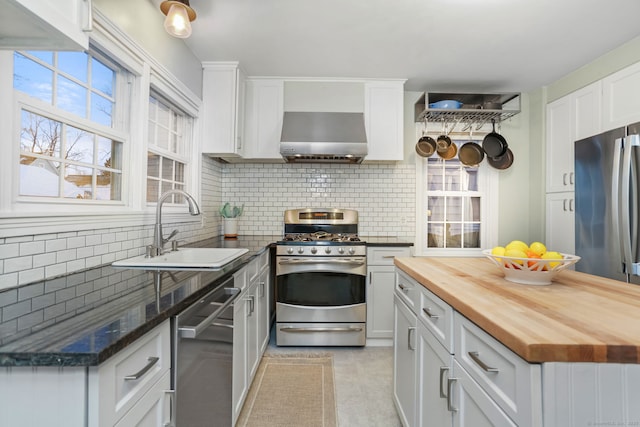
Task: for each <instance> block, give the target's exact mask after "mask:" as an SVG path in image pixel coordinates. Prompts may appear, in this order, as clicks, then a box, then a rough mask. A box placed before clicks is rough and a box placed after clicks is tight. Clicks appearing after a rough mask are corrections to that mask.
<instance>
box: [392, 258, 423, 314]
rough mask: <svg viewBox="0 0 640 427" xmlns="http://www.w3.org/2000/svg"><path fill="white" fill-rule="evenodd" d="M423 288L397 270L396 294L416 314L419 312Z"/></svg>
mask: <svg viewBox="0 0 640 427" xmlns="http://www.w3.org/2000/svg"><path fill="white" fill-rule="evenodd" d="M421 287H422V285H421V284H419V283H418V282H416V281H415V280H413V279H412V278H411V277H409V276H407V275H406V274H405V273H403V272H401V271H400V270H398V269H397V268H396V283H395V287H394V290H395V293H396V295H398V298H400V299H401V300H402V301H404V302H405V303H406V304H407V306H409V308H410V309H411V311H413V313H414V314H415V313H417V311H418V306H419V303H420V288H421Z"/></svg>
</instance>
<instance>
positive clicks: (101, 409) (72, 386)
mask: <svg viewBox="0 0 640 427" xmlns="http://www.w3.org/2000/svg"><path fill="white" fill-rule="evenodd" d="M170 341H171V335H170V326H169V321H168V320H167V321H165V322H163V323H162V324H161V325H159V326H157V327H156V328H154V329H153V330H151V331H149V332H148V333H146V334H145V335H144V336H142V337H141V338H139V339H138V340H136V341H134V342H133V343H131V344H130V345H128V346H127V347H126V348H125V349H124V350H122V351H121V352H119V353H118V354H116V355H114V356H113V357H111V358H110V359H108V360H107V361H106V362H104V363H103V364H101V365H100V366H97V367H89V368H86V367H49V366H46V367H11V368H4V369H3V370H2V371H0V384H2V386H1V387H0V402H2V403H1V404H0V408H2V409H5V408H9V407H10V408H11V409H10V410H1V411H0V425H3V426H4V425H7V426H19V425H29V426H31V425H34V426H36V425H47V426H54V427H57V426H60V427H62V426H64V427H67V426H88V427H111V426H114V425H123V426H125V425H126V426H133V425H149V426H151V425H153V426H157V427H160V426H163V425H165V424H166V423H170V422H171V420H170V398H169V396H168V393H166V392H170V386H171V381H170V367H171V348H170V347H171V344H170ZM147 367H148V369H147V370H145V369H144V368H147ZM133 375H135V376H136V377H137V379H134V378H130V379H127V378H126V377H130V376H133ZM34 402H37V408H36V409H37V410H34ZM4 405H6V406H4ZM155 421H159V422H158V423H157V424H156V423H155Z"/></svg>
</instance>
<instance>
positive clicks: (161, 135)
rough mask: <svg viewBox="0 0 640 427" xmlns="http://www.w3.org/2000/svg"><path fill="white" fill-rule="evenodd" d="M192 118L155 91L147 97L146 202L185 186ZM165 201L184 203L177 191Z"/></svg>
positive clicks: (183, 188)
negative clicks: (176, 193)
mask: <svg viewBox="0 0 640 427" xmlns="http://www.w3.org/2000/svg"><path fill="white" fill-rule="evenodd" d="M191 126H192V120H191V118H190V117H188V116H187V115H186V114H184V113H183V112H182V111H180V110H179V109H177V108H176V107H174V106H173V105H171V104H170V103H169V102H168V101H166V100H165V99H163V98H162V97H161V96H159V95H158V94H155V93H152V94H151V96H150V97H149V143H148V150H149V151H148V153H147V202H149V203H153V202H156V201H157V200H158V198H159V197H160V195H161V194H162V193H164V192H165V191H167V190H185V180H186V175H185V173H186V169H187V165H188V163H189V158H188V157H187V153H188V152H189V150H188V145H189V142H190V141H189V138H188V137H187V136H188V135H190V132H189V130H190V128H191ZM172 197H173V199H170V200H168V202H172V201H173V203H185V202H186V201H185V200H184V198H183V197H182V196H180V195H174V196H172Z"/></svg>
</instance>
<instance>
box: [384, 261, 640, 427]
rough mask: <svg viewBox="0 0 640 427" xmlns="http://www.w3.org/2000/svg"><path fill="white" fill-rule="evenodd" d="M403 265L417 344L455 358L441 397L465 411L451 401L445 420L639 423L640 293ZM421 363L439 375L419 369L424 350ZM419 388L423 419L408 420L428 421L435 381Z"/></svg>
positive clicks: (463, 268) (454, 264) (580, 279)
mask: <svg viewBox="0 0 640 427" xmlns="http://www.w3.org/2000/svg"><path fill="white" fill-rule="evenodd" d="M395 265H396V267H397V269H398V270H397V274H398V276H397V277H398V286H399V287H398V288H397V289H396V306H398V305H399V303H400V302H402V301H404V302H405V303H403V304H400V305H401V306H408V307H409V308H413V312H414V315H415V318H416V319H420V321H422V322H420V321H416V322H415V324H416V326H417V330H418V334H417V335H418V337H419V338H418V341H419V342H418V343H417V344H412V342H410V343H409V344H410V345H409V347H411V346H414V347H418V348H419V349H421V348H422V343H423V340H422V337H423V336H425V337H426V339H427V341H428V340H429V339H431V338H430V336H433V337H435V338H436V341H439V342H437V343H436V344H437V345H434V348H435V350H434V351H435V352H440V353H442V352H444V353H445V355H446V354H448V355H449V357H452V360H451V361H450V362H451V363H450V364H451V371H450V372H448V384H449V385H450V387H449V391H450V393H449V395H448V396H446V402H445V399H442V401H443V402H445V403H446V404H448V405H449V407H450V408H455V407H456V406H458V408H456V409H459V411H447V410H446V406H447V405H446V404H445V405H444V408H445V409H443V414H444V415H443V416H445V417H446V416H449V417H453V418H454V419H459V420H462V421H461V422H460V424H461V425H465V422H464V420H465V417H467V416H468V414H467V415H465V411H464V408H467V411H466V412H470V411H469V408H471V407H473V408H476V405H475V404H477V405H479V406H478V407H479V408H482V409H480V410H479V411H480V412H483V410H484V409H486V408H489V409H488V410H487V413H491V415H487V419H490V420H491V423H493V424H501V425H513V424H515V425H519V426H528V425H531V426H537V425H543V426H558V427H568V426H587V425H640V410H638V409H637V405H636V404H635V402H637V401H638V399H640V364H639V363H640V316H639V315H638V313H640V287H636V286H634V285H629V284H626V283H622V282H618V281H614V280H610V279H605V278H601V277H596V276H592V275H588V274H584V273H579V272H575V271H570V270H565V271H563V272H561V273H559V274H558V275H557V276H556V279H555V280H554V281H553V283H552V284H550V285H543V286H535V285H522V284H518V283H512V282H509V281H507V280H505V279H504V277H503V274H502V272H501V271H500V270H499V269H498V268H497V267H496V266H495V265H494V264H493V263H492V262H491V261H490V260H488V259H486V258H435V257H434V258H396V259H395ZM400 308H402V307H400ZM396 318H398V316H396ZM400 318H401V317H400ZM408 319H409V323H410V322H411V314H409V315H408ZM422 326H424V328H423V329H424V330H425V331H427V332H426V333H425V334H422V333H421V327H422ZM411 327H412V326H411V324H409V329H410V328H411ZM429 331H431V332H429ZM410 332H411V329H410V330H409V333H410ZM398 335H399V336H402V335H403V334H401V333H398ZM406 335H407V332H404V336H406ZM427 335H429V336H427ZM401 344H402V343H401V342H400V343H399V344H398V346H399V348H400V349H401V348H402V347H401ZM404 345H406V343H405V344H404ZM441 350H442V352H441ZM424 354H425V355H427V356H428V352H426V351H425V353H424ZM425 357H426V356H425ZM423 359H424V358H423ZM427 359H428V357H427V358H426V359H424V360H427ZM444 359H446V357H445V358H444ZM416 363H417V366H418V367H417V374H418V376H419V375H420V372H423V373H424V372H425V370H429V369H431V368H430V367H426V366H420V363H421V354H418V356H417V360H416ZM423 365H424V364H423ZM438 368H441V366H436V367H434V369H436V370H437V369H438ZM447 369H448V368H447ZM440 372H441V377H440V383H441V384H440V386H441V387H443V386H442V384H443V383H442V381H443V377H442V375H445V374H442V371H440ZM435 378H436V384H437V378H438V377H437V374H436V377H435ZM455 382H458V384H459V385H460V388H456V387H454V386H452V385H451V384H453V383H455ZM421 384H422V389H421ZM414 387H415V390H417V391H416V395H419V396H421V397H422V399H423V401H422V402H415V405H416V408H415V413H416V415H415V418H412V416H413V414H412V413H411V412H412V409H411V408H409V410H408V411H407V410H406V408H405V412H406V414H405V415H406V418H407V419H408V420H415V421H416V425H421V424H420V420H421V418H420V416H421V415H420V407H421V406H424V405H427V406H428V404H429V403H428V402H427V403H425V402H426V401H424V399H426V398H425V396H428V395H429V387H430V385H429V384H424V383H421V382H420V380H418V382H417V384H415V385H414ZM470 387H471V388H472V389H473V391H471V392H470V391H468V390H469V388H470ZM474 387H475V388H474ZM400 389H401V385H400ZM452 390H453V391H452ZM437 392H438V393H436V392H434V394H440V395H443V394H444V395H447V393H440V392H441V390H437ZM400 394H402V393H400ZM485 398H486V399H485ZM404 399H405V400H407V398H404ZM436 399H437V397H436ZM401 400H402V399H401ZM472 401H473V402H475V404H474V405H470V402H472ZM478 402H484V404H480V403H478ZM423 404H424V405H423ZM396 405H398V402H396ZM483 405H484V406H483ZM405 406H406V405H405ZM440 406H442V405H440ZM471 412H473V411H471ZM480 416H481V415H479V414H478V413H476V414H474V417H475V418H476V419H479V418H477V417H480ZM482 416H483V415H482ZM467 419H469V420H471V418H467ZM496 419H497V420H500V421H499V422H498V421H495V420H496ZM598 423H602V424H598ZM604 423H613V424H604ZM407 424H409V425H413V422H411V421H409V422H407ZM467 425H473V424H467Z"/></svg>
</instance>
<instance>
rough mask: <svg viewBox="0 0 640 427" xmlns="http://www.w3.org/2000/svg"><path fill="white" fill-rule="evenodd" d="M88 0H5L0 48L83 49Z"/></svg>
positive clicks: (86, 40) (88, 19) (86, 45)
mask: <svg viewBox="0 0 640 427" xmlns="http://www.w3.org/2000/svg"><path fill="white" fill-rule="evenodd" d="M91 21H92V0H56V1H51V0H6V1H3V2H2V13H1V14H0V48H1V49H12V50H14V49H15V50H86V49H88V48H89V32H90V31H91V26H92V22H91Z"/></svg>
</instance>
